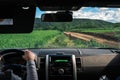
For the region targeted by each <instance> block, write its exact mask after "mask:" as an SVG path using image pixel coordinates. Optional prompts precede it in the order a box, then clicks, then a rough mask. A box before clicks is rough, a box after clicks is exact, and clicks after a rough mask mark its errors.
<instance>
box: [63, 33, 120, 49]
mask: <svg viewBox="0 0 120 80" xmlns="http://www.w3.org/2000/svg"><path fill="white" fill-rule="evenodd" d="M64 34H65V35H67V36H68V37H71V38H72V37H73V38H77V39H80V40H84V41H91V40H95V41H96V42H98V43H101V44H105V45H109V46H112V47H113V46H115V47H117V46H119V45H120V41H119V42H117V41H114V40H108V39H107V37H106V38H100V37H97V36H93V35H89V34H84V33H76V32H64Z"/></svg>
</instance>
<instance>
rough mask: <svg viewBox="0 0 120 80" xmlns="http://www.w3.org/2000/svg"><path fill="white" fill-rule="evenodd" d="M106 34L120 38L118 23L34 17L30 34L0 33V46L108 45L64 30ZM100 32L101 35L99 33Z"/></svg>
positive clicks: (66, 46)
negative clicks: (50, 19)
mask: <svg viewBox="0 0 120 80" xmlns="http://www.w3.org/2000/svg"><path fill="white" fill-rule="evenodd" d="M70 31H71V32H77V33H81V32H82V33H87V34H95V35H96V34H97V35H98V34H100V36H105V37H106V35H107V36H108V37H109V36H111V37H109V38H108V39H115V40H116V38H117V40H118V39H119V38H120V24H119V23H110V22H105V21H102V20H89V19H75V20H73V22H63V23H57V22H56V23H51V22H47V23H45V22H40V19H39V18H36V19H35V24H34V30H33V32H32V33H30V34H1V35H0V45H1V46H0V48H94V47H109V46H106V45H105V44H100V43H97V42H96V41H95V40H91V41H89V42H86V41H83V40H79V39H75V38H70V37H68V36H66V35H64V34H63V33H64V32H70ZM101 34H102V35H101Z"/></svg>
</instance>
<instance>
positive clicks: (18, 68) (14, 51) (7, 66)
mask: <svg viewBox="0 0 120 80" xmlns="http://www.w3.org/2000/svg"><path fill="white" fill-rule="evenodd" d="M13 54H15V55H18V56H21V59H22V55H24V51H22V50H18V49H7V50H3V51H1V52H0V56H1V61H2V63H4V59H5V57H6V56H10V55H13ZM22 60H23V59H22ZM24 61H25V60H24ZM25 62H26V61H25ZM8 69H12V70H13V72H14V73H15V74H17V75H19V76H20V77H23V73H22V72H21V71H22V70H24V71H26V65H22V64H5V65H4V67H3V68H2V71H6V70H8Z"/></svg>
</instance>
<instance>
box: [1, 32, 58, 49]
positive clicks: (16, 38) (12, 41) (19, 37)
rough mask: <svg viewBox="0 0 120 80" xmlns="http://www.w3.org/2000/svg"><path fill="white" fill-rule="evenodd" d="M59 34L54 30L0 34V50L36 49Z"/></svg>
mask: <svg viewBox="0 0 120 80" xmlns="http://www.w3.org/2000/svg"><path fill="white" fill-rule="evenodd" d="M59 34H60V32H59V31H56V30H46V31H41V30H40V31H38V30H35V31H33V32H32V33H30V34H0V48H38V47H41V46H43V45H44V44H46V43H47V42H48V40H50V39H51V38H53V37H55V36H56V35H59Z"/></svg>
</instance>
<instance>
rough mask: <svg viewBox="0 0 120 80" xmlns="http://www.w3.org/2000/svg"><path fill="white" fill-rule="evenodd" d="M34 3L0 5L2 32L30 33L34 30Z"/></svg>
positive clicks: (0, 27)
mask: <svg viewBox="0 0 120 80" xmlns="http://www.w3.org/2000/svg"><path fill="white" fill-rule="evenodd" d="M35 9H36V7H35V6H33V5H0V33H30V32H32V30H33V25H34V18H35Z"/></svg>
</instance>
